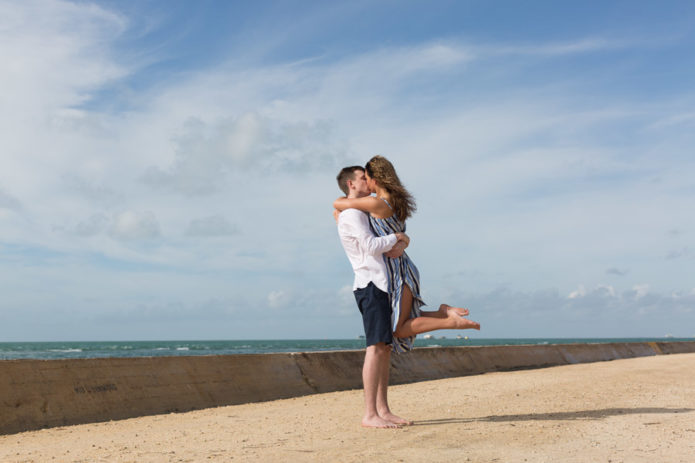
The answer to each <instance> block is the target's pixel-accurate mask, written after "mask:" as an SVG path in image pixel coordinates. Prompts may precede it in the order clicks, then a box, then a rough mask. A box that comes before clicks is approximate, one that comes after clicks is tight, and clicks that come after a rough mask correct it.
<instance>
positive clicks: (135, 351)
mask: <svg viewBox="0 0 695 463" xmlns="http://www.w3.org/2000/svg"><path fill="white" fill-rule="evenodd" d="M693 340H695V338H515V339H479V338H475V339H465V338H461V339H458V338H453V337H449V338H440V337H439V338H438V337H434V338H431V339H424V338H423V337H421V336H420V337H418V338H417V339H416V341H415V347H416V348H417V347H448V346H500V345H520V344H572V343H610V342H650V341H693ZM363 348H364V339H286V340H236V341H89V342H0V360H16V359H44V360H46V359H72V358H104V357H159V356H172V355H230V354H269V353H276V352H316V351H332V350H352V349H363Z"/></svg>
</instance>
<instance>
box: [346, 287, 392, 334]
mask: <svg viewBox="0 0 695 463" xmlns="http://www.w3.org/2000/svg"><path fill="white" fill-rule="evenodd" d="M354 293H355V300H356V301H357V307H359V308H360V313H361V314H362V323H363V324H364V335H365V337H366V338H367V346H373V345H374V344H377V343H380V342H384V343H386V344H391V342H392V341H393V332H392V331H391V303H390V302H389V295H388V294H387V293H385V292H383V291H382V290H380V289H379V288H377V287H376V286H375V285H374V283H372V282H371V281H370V282H369V284H368V285H367V286H366V287H364V288H359V289H356V290H355V291H354Z"/></svg>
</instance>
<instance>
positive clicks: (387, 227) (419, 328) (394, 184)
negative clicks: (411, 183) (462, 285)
mask: <svg viewBox="0 0 695 463" xmlns="http://www.w3.org/2000/svg"><path fill="white" fill-rule="evenodd" d="M365 177H366V179H367V185H368V186H369V189H370V190H371V192H372V193H376V196H367V197H364V198H351V199H348V198H338V199H337V200H336V201H335V202H334V203H333V206H334V207H335V208H336V209H338V210H339V211H343V210H345V209H351V208H352V209H359V210H361V211H364V212H368V213H369V221H370V224H371V226H372V229H373V230H374V232H375V233H376V234H377V235H379V236H385V235H388V234H390V233H397V232H405V221H406V219H407V218H408V217H410V216H411V215H412V214H413V212H415V199H414V198H413V197H412V196H411V194H410V193H408V190H406V189H405V187H403V185H402V184H401V181H400V179H399V178H398V175H397V174H396V170H395V169H394V168H393V165H392V164H391V163H390V162H389V161H388V160H387V159H386V158H384V157H383V156H374V157H373V158H372V159H370V160H369V162H368V163H367V165H366V166H365ZM384 256H385V257H384V261H385V263H386V269H387V272H388V278H389V297H390V299H391V307H392V309H393V314H392V322H393V326H392V328H393V335H394V343H393V348H394V350H396V351H397V352H404V351H409V350H411V349H412V346H413V341H414V340H415V335H417V334H420V333H424V332H427V331H433V330H439V329H466V328H472V329H477V330H479V329H480V325H479V324H478V323H476V322H474V321H471V320H468V319H466V318H463V316H464V315H468V310H467V309H463V308H459V307H451V306H449V305H447V304H441V305H440V306H439V310H437V311H423V310H420V307H422V306H423V305H425V301H423V300H422V298H421V297H420V274H419V273H418V270H417V267H415V264H413V262H412V261H411V260H410V258H409V257H408V255H407V254H406V253H403V255H402V256H401V257H398V258H391V257H389V256H388V254H385V255H384Z"/></svg>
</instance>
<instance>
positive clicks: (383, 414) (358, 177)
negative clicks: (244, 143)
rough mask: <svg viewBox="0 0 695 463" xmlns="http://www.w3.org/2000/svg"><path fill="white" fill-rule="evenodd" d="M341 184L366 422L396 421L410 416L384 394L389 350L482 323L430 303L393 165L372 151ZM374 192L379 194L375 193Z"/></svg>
mask: <svg viewBox="0 0 695 463" xmlns="http://www.w3.org/2000/svg"><path fill="white" fill-rule="evenodd" d="M338 186H339V187H340V189H341V190H342V191H343V192H344V193H345V194H346V197H341V198H338V199H337V200H336V201H335V202H334V203H333V206H334V207H335V209H336V210H337V212H336V215H337V221H338V234H339V235H340V240H341V242H342V244H343V248H344V249H345V253H346V254H347V256H348V259H350V263H351V264H352V269H353V270H354V272H355V281H354V284H353V292H354V294H355V300H356V301H357V306H358V307H359V309H360V313H361V314H362V321H363V324H364V332H365V338H366V341H367V352H366V354H365V358H364V367H363V369H362V381H363V383H364V398H365V413H364V417H363V418H362V426H365V427H375V428H395V427H399V426H401V425H408V424H412V422H411V421H409V420H406V419H404V418H401V417H399V416H396V415H394V414H393V413H391V410H390V409H389V406H388V401H387V390H388V383H389V368H390V365H391V364H390V359H391V350H395V351H396V352H398V353H402V352H407V351H410V350H411V349H412V347H413V341H414V340H415V335H417V334H420V333H425V332H428V331H433V330H441V329H468V328H472V329H476V330H479V329H480V325H479V324H478V323H476V322H474V321H471V320H468V319H466V318H464V316H466V315H468V310H467V309H463V308H458V307H452V306H449V305H447V304H441V305H440V306H439V310H436V311H425V310H421V309H420V307H422V306H423V305H425V302H424V301H423V300H422V298H421V297H420V275H419V273H418V270H417V268H416V267H415V264H413V262H412V261H411V260H410V258H409V257H408V255H407V254H406V253H405V252H404V250H405V248H406V247H407V246H408V244H409V243H410V239H409V237H408V235H406V234H405V221H406V219H408V217H410V216H411V215H412V214H413V212H415V200H414V199H413V197H412V196H411V195H410V193H408V191H407V190H406V189H405V188H404V187H403V185H402V184H401V182H400V180H399V178H398V175H396V170H395V169H394V168H393V165H392V164H391V163H390V162H389V161H388V160H387V159H386V158H384V157H383V156H374V157H373V158H372V159H370V160H369V162H368V163H367V164H366V166H365V167H364V168H362V167H360V166H351V167H345V168H344V169H342V170H341V171H340V173H339V174H338ZM372 193H375V194H376V195H375V196H372Z"/></svg>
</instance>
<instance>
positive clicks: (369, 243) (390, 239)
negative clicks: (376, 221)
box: [338, 209, 408, 256]
mask: <svg viewBox="0 0 695 463" xmlns="http://www.w3.org/2000/svg"><path fill="white" fill-rule="evenodd" d="M351 211H354V213H353V212H351ZM338 227H339V228H340V229H341V230H342V232H343V233H344V234H346V235H348V236H353V237H354V238H355V239H357V241H358V242H359V243H360V247H361V248H362V249H364V250H365V252H367V253H368V254H371V255H373V256H378V255H381V254H383V253H385V252H387V251H389V250H390V249H391V248H393V246H394V245H395V244H396V243H397V242H398V241H405V240H408V236H407V235H406V234H405V233H392V234H390V235H386V236H374V234H373V233H372V229H371V228H369V219H368V218H367V215H366V214H365V213H363V212H359V211H357V210H355V209H349V210H346V211H344V212H343V213H342V214H341V215H340V221H339V222H338Z"/></svg>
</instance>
